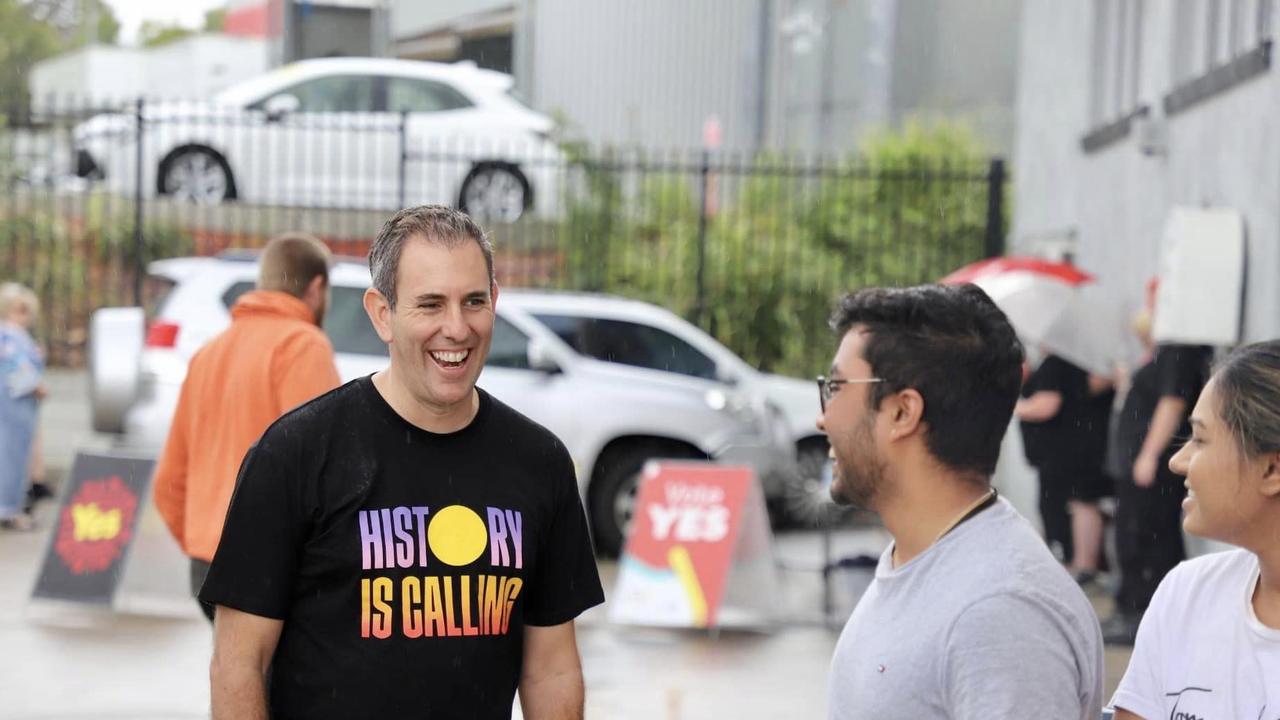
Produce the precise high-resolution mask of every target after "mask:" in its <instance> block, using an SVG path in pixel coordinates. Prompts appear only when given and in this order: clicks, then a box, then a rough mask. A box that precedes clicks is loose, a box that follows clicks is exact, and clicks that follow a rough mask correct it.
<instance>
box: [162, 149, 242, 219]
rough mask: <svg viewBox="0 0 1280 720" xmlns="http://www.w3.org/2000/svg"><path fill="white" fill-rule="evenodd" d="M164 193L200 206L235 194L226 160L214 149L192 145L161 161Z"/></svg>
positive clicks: (213, 203)
mask: <svg viewBox="0 0 1280 720" xmlns="http://www.w3.org/2000/svg"><path fill="white" fill-rule="evenodd" d="M160 193H161V194H162V195H169V196H171V197H173V198H175V199H177V200H185V201H187V202H193V203H196V204H198V205H216V204H218V203H220V202H222V201H223V200H230V199H232V198H234V197H235V194H236V193H235V184H234V182H233V181H232V178H231V169H230V168H228V167H227V163H226V161H224V160H223V159H222V158H221V157H219V156H218V154H217V153H215V152H213V151H212V150H206V149H204V148H188V149H184V150H179V151H177V152H175V153H173V154H171V155H170V156H169V157H167V158H165V160H164V162H162V163H161V164H160Z"/></svg>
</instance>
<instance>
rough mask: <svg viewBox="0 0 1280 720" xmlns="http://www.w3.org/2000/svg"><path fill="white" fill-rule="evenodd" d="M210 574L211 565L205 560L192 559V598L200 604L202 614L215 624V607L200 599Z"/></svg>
mask: <svg viewBox="0 0 1280 720" xmlns="http://www.w3.org/2000/svg"><path fill="white" fill-rule="evenodd" d="M208 574H209V563H207V562H205V561H203V560H197V559H195V558H191V597H193V598H195V599H196V602H198V603H200V612H202V613H204V616H205V617H206V618H208V619H209V622H210V623H212V622H213V609H214V608H213V606H212V605H210V604H209V603H207V602H205V601H203V600H201V599H200V587H201V586H202V585H204V578H205V576H206V575H208Z"/></svg>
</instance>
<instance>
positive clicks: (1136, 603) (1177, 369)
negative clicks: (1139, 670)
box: [1103, 345, 1213, 644]
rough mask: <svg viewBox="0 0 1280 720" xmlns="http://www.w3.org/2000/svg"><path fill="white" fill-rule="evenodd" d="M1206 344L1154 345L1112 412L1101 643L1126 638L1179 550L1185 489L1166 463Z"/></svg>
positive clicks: (1201, 373)
mask: <svg viewBox="0 0 1280 720" xmlns="http://www.w3.org/2000/svg"><path fill="white" fill-rule="evenodd" d="M1212 357H1213V349H1212V348H1210V347H1207V346H1204V345H1160V346H1159V347H1157V348H1156V349H1155V354H1154V356H1153V358H1152V359H1151V361H1150V362H1149V363H1147V364H1146V365H1143V366H1142V367H1141V368H1140V369H1139V370H1138V371H1137V372H1136V373H1134V375H1133V380H1132V384H1131V385H1130V389H1129V394H1128V395H1126V396H1125V400H1124V406H1123V407H1122V408H1121V409H1120V415H1119V416H1118V417H1117V418H1116V432H1115V438H1114V441H1113V444H1114V446H1115V447H1114V448H1112V451H1113V452H1114V453H1115V454H1114V457H1113V458H1112V462H1110V463H1109V465H1112V466H1114V467H1116V468H1121V469H1124V470H1126V471H1127V472H1124V475H1123V476H1122V477H1118V478H1116V479H1115V482H1116V500H1117V502H1116V518H1115V526H1116V555H1117V559H1118V560H1119V562H1120V587H1119V590H1118V591H1117V593H1116V612H1115V615H1113V616H1112V617H1111V618H1109V619H1108V620H1107V621H1106V622H1105V623H1103V635H1104V637H1105V639H1106V641H1107V642H1108V643H1114V644H1133V640H1134V637H1135V635H1136V633H1137V630H1138V623H1139V621H1140V620H1141V619H1142V614H1143V613H1144V612H1146V609H1147V606H1148V605H1149V604H1150V603H1151V596H1152V595H1153V594H1155V591H1156V587H1157V586H1158V585H1159V584H1160V581H1161V580H1162V579H1163V578H1164V576H1165V573H1167V572H1169V571H1170V570H1172V569H1173V568H1174V567H1175V566H1176V565H1177V564H1178V563H1179V562H1182V560H1183V559H1184V558H1185V557H1186V551H1185V548H1184V547H1183V544H1182V500H1183V498H1185V497H1186V494H1187V490H1186V487H1185V486H1184V485H1183V479H1184V478H1182V477H1181V476H1179V475H1176V474H1174V472H1173V471H1172V470H1170V469H1169V459H1170V458H1171V457H1173V454H1174V453H1175V452H1177V450H1178V447H1180V446H1181V443H1180V442H1176V440H1177V439H1178V438H1183V439H1185V438H1189V437H1190V436H1191V424H1190V418H1191V409H1192V408H1193V407H1194V406H1195V403H1196V399H1197V398H1198V397H1199V396H1200V390H1201V389H1203V388H1204V384H1205V382H1207V380H1208V377H1209V362H1210V360H1211V359H1212Z"/></svg>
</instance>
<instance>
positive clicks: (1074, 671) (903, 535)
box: [818, 285, 1103, 720]
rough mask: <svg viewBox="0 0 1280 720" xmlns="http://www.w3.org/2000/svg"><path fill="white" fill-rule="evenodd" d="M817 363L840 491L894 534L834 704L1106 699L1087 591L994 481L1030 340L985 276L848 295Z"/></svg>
mask: <svg viewBox="0 0 1280 720" xmlns="http://www.w3.org/2000/svg"><path fill="white" fill-rule="evenodd" d="M831 324H832V327H833V328H834V329H835V331H836V332H837V334H838V335H839V336H840V347H839V350H838V351H837V352H836V357H835V362H834V363H833V364H832V366H831V372H830V377H822V378H818V387H819V400H820V402H821V408H822V414H821V416H820V418H819V419H818V427H819V428H820V429H822V430H823V431H824V432H826V433H827V435H828V437H829V438H830V441H831V449H832V457H833V458H834V460H835V466H834V472H833V483H832V486H831V495H832V497H833V498H834V499H835V500H836V501H837V502H839V503H844V504H854V505H859V506H862V507H865V508H868V509H870V510H873V511H875V512H876V513H877V514H879V515H880V517H881V519H882V520H883V521H884V525H885V527H886V528H887V529H888V530H889V533H890V534H891V535H892V536H893V543H892V544H891V545H890V546H889V548H888V549H886V550H885V552H884V554H883V555H882V556H881V558H880V562H879V565H878V566H877V568H876V572H875V579H874V580H873V581H872V583H871V585H870V586H869V587H868V589H867V591H866V593H865V594H864V595H863V597H862V599H861V600H860V601H859V603H858V606H857V608H855V609H854V611H853V614H852V616H851V617H850V618H849V622H848V624H847V625H846V626H845V629H844V632H843V633H842V634H841V636H840V640H839V643H838V644H837V646H836V651H835V656H834V658H833V659H832V666H831V680H830V690H829V707H830V711H829V712H830V716H831V717H832V718H869V717H874V718H885V719H892V718H904V719H905V718H911V719H912V720H918V719H920V718H924V719H929V718H939V719H941V718H1013V717H1043V718H1064V719H1070V718H1080V719H1081V720H1094V719H1096V718H1097V717H1098V716H1099V715H1100V713H1101V707H1102V679H1103V670H1102V639H1101V634H1100V631H1099V629H1098V621H1097V618H1096V617H1095V615H1094V613H1093V609H1092V608H1091V607H1090V605H1089V602H1088V600H1087V599H1086V598H1085V596H1084V593H1082V592H1081V590H1080V588H1079V587H1078V586H1077V585H1076V583H1075V582H1074V581H1073V580H1072V579H1071V576H1070V575H1068V574H1067V572H1066V571H1065V570H1064V569H1063V568H1062V566H1061V565H1059V564H1058V563H1057V561H1056V560H1054V558H1053V556H1052V555H1051V554H1050V553H1049V551H1048V549H1047V548H1046V547H1045V545H1044V543H1043V542H1042V541H1041V540H1040V538H1039V536H1038V535H1037V534H1036V532H1035V530H1034V529H1032V527H1031V526H1030V525H1029V524H1028V523H1027V522H1026V521H1025V520H1024V519H1023V518H1022V517H1021V516H1020V515H1018V514H1017V512H1016V511H1015V510H1014V509H1013V507H1012V506H1011V505H1009V503H1008V502H1006V501H1004V500H1002V499H999V498H998V497H997V496H996V491H995V489H994V488H992V487H991V474H992V473H993V472H994V470H995V464H996V458H997V456H998V455H999V452H1000V441H1001V439H1002V438H1003V436H1004V433H1005V430H1006V428H1007V427H1008V425H1009V419H1010V417H1011V415H1012V413H1013V406H1014V403H1015V401H1016V400H1017V397H1018V386H1019V383H1020V380H1021V367H1022V357H1023V354H1022V346H1021V344H1020V343H1019V342H1018V339H1017V336H1016V335H1015V334H1014V332H1013V329H1012V328H1011V327H1010V325H1009V322H1008V320H1007V319H1006V318H1005V316H1004V314H1003V313H1002V312H1000V310H999V309H998V308H997V307H996V306H995V304H994V303H993V302H991V299H990V298H988V297H987V296H986V294H985V293H983V292H982V291H981V290H980V289H978V288H977V287H975V286H972V285H964V286H957V287H945V286H922V287H915V288H906V289H870V290H864V291H861V292H858V293H854V294H851V295H848V296H846V297H845V298H844V299H842V300H841V301H840V305H839V307H838V308H837V309H836V312H835V315H834V316H833V318H832V323H831Z"/></svg>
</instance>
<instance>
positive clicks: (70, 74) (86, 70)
mask: <svg viewBox="0 0 1280 720" xmlns="http://www.w3.org/2000/svg"><path fill="white" fill-rule="evenodd" d="M143 62H144V61H143V53H142V52H141V51H139V50H136V49H133V48H120V47H112V46H107V45H90V46H88V47H85V48H81V49H79V50H75V51H73V52H69V53H65V54H62V55H58V56H57V57H52V58H49V59H47V60H42V61H40V62H38V63H36V64H35V65H34V66H33V67H32V68H31V72H30V74H29V75H28V76H27V87H28V89H29V90H30V92H31V99H32V105H33V106H34V107H35V108H36V109H43V108H45V107H46V106H47V105H48V104H49V103H50V102H52V103H53V106H54V108H57V107H67V106H68V105H70V106H72V107H75V108H83V107H86V106H103V105H107V104H110V103H115V102H119V101H121V100H124V99H128V98H131V97H137V95H138V94H139V93H141V92H142V91H143V89H144V88H145V87H146V84H145V80H144V75H143Z"/></svg>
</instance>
